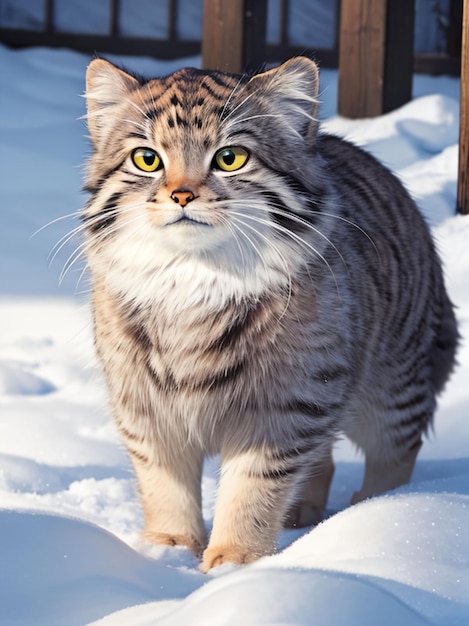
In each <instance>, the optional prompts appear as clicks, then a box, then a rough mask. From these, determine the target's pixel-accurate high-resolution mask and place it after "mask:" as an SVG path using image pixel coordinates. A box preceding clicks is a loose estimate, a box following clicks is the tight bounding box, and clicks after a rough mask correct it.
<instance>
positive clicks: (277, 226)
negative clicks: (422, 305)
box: [233, 212, 340, 297]
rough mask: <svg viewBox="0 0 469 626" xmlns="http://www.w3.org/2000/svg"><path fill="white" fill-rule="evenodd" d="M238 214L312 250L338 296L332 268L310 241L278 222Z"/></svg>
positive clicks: (337, 285)
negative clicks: (327, 274)
mask: <svg viewBox="0 0 469 626" xmlns="http://www.w3.org/2000/svg"><path fill="white" fill-rule="evenodd" d="M233 213H234V214H236V213H235V212H233ZM238 215H242V216H243V217H244V218H246V219H250V220H252V221H255V222H258V223H259V224H262V225H265V226H269V227H271V228H273V229H274V230H277V231H278V232H280V233H281V234H282V235H284V236H286V237H289V238H290V239H292V240H293V241H296V242H297V243H299V244H300V246H303V247H304V248H305V249H306V250H308V251H310V252H312V253H313V255H314V256H316V257H318V258H319V259H320V260H321V261H322V262H323V263H324V264H325V265H326V267H327V268H328V270H329V272H330V273H331V276H332V279H333V281H334V285H335V288H336V290H337V294H338V296H339V297H340V288H339V284H338V282H337V278H336V276H335V273H334V270H333V269H332V267H331V264H330V263H329V262H328V260H327V259H326V258H325V256H324V255H323V254H321V252H319V250H317V249H316V248H315V247H314V246H312V245H311V244H310V243H308V242H307V241H305V240H304V239H303V238H302V237H299V236H298V235H297V234H296V233H293V232H292V231H290V230H288V229H287V228H284V227H283V226H281V225H280V224H276V223H275V222H272V221H270V220H266V219H263V218H260V217H259V216H255V215H247V214H238Z"/></svg>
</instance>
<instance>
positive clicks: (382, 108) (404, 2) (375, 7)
mask: <svg viewBox="0 0 469 626" xmlns="http://www.w3.org/2000/svg"><path fill="white" fill-rule="evenodd" d="M414 4H415V0H342V3H341V16H340V38H339V107H338V108H339V114H340V115H343V116H345V117H351V118H359V117H373V116H375V115H381V114H382V113H386V112H387V111H391V110H392V109H394V108H396V107H398V106H401V105H402V104H405V103H406V102H407V101H408V100H410V98H411V95H412V71H413V56H414V51H413V46H414V13H415V6H414Z"/></svg>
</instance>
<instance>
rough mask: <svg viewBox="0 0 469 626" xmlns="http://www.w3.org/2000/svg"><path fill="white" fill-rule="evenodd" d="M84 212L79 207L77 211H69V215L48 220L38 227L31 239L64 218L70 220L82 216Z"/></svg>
mask: <svg viewBox="0 0 469 626" xmlns="http://www.w3.org/2000/svg"><path fill="white" fill-rule="evenodd" d="M81 213H82V210H81V209H78V210H77V211H73V213H67V215H60V216H59V217H56V218H55V219H53V220H50V222H47V224H43V225H42V226H41V227H40V228H38V229H37V230H35V231H34V232H33V233H32V234H31V235H30V236H29V238H30V239H33V237H36V235H38V234H39V233H40V232H42V231H43V230H45V229H46V228H49V226H52V225H53V224H56V223H57V222H61V221H63V220H68V219H71V218H74V217H80V215H81Z"/></svg>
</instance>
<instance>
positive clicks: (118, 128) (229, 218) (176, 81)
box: [84, 58, 318, 269]
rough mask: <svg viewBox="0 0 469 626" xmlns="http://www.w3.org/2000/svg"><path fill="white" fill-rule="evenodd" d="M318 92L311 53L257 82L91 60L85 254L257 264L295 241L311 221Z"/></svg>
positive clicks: (257, 78) (108, 258) (136, 260)
mask: <svg viewBox="0 0 469 626" xmlns="http://www.w3.org/2000/svg"><path fill="white" fill-rule="evenodd" d="M317 89H318V81H317V69H316V66H315V65H314V64H313V63H312V62H311V61H309V60H307V59H304V58H299V59H294V60H291V61H289V62H287V63H286V64H284V65H283V66H281V67H280V68H277V69H275V70H271V71H269V72H265V73H263V74H260V75H257V76H255V77H254V78H251V79H250V80H248V79H245V78H242V77H239V76H233V75H228V74H223V73H220V72H202V71H199V70H193V69H185V70H180V71H178V72H176V73H175V74H173V75H171V76H169V77H167V78H162V79H154V80H151V81H149V82H144V81H138V80H137V79H136V78H134V77H132V76H130V75H129V74H127V73H125V72H123V71H122V70H120V69H118V68H116V67H114V66H113V65H111V64H110V63H108V62H107V61H104V60H99V59H98V60H95V61H93V62H92V63H91V64H90V67H89V69H88V73H87V93H86V95H87V99H88V127H89V130H90V135H91V140H92V144H93V148H94V153H93V156H92V159H91V163H90V167H89V174H88V178H87V189H88V190H89V191H90V192H91V193H92V197H91V199H90V201H89V203H88V205H87V208H86V210H85V215H84V222H85V226H86V231H87V239H88V247H89V251H90V252H89V256H90V254H91V256H93V255H95V256H100V257H101V258H102V260H103V259H105V262H107V263H110V261H111V259H114V262H117V259H118V257H119V255H120V254H123V251H124V249H125V250H126V251H127V253H128V259H131V258H132V259H134V261H133V262H134V263H136V264H137V265H138V264H139V263H143V262H144V263H145V267H147V268H148V269H150V266H151V264H152V262H154V263H155V265H158V264H160V265H161V264H162V263H168V262H169V260H170V259H172V258H173V259H174V258H178V257H181V256H187V255H195V256H197V255H198V256H202V257H204V258H213V259H218V260H220V259H224V260H225V261H226V260H227V259H228V260H229V263H232V264H237V265H240V264H251V265H253V266H254V265H256V264H258V263H264V264H265V263H266V258H267V257H268V256H269V255H271V256H272V255H274V256H275V255H276V254H278V248H279V246H280V245H282V244H283V243H286V244H287V245H293V244H294V243H295V238H296V237H298V234H297V232H299V231H301V230H304V229H305V224H304V221H305V220H308V219H309V217H310V216H308V215H307V213H308V207H309V205H308V201H309V200H308V197H307V196H308V190H307V189H306V188H305V186H304V182H303V181H304V180H305V176H306V173H305V171H304V169H305V164H306V161H307V160H308V158H309V156H308V155H309V154H310V153H311V145H312V139H313V137H314V134H315V131H316V122H315V119H314V116H315V112H316V95H317ZM309 160H310V161H311V162H312V160H313V159H312V157H311V158H309ZM312 171H313V172H314V167H313V169H312ZM309 175H311V171H310V172H309ZM288 232H291V233H292V235H289V234H288ZM127 262H128V263H130V260H128V261H127Z"/></svg>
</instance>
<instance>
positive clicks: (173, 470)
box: [129, 447, 206, 556]
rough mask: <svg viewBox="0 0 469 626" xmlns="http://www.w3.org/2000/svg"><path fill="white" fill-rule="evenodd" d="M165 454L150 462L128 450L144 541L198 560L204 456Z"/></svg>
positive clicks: (201, 543) (202, 530)
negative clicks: (178, 547) (182, 551)
mask: <svg viewBox="0 0 469 626" xmlns="http://www.w3.org/2000/svg"><path fill="white" fill-rule="evenodd" d="M167 452H168V450H167V449H166V450H165V454H164V455H160V456H159V458H158V460H155V459H151V460H150V458H148V457H147V456H146V455H142V454H141V453H140V454H135V452H133V451H132V450H131V449H129V453H130V457H131V460H132V463H133V466H134V469H135V472H136V475H137V481H138V491H139V495H140V501H141V504H142V509H143V517H144V524H145V528H144V532H143V538H144V539H145V540H147V541H149V542H150V543H154V544H163V545H170V546H175V545H181V546H187V547H188V548H189V549H190V550H191V551H192V552H193V553H194V554H195V555H196V556H201V554H202V551H203V549H204V547H205V545H206V535H205V527H204V523H203V518H202V511H201V492H200V482H201V474H202V465H203V455H202V453H201V452H199V451H196V450H193V449H190V448H189V447H187V448H185V449H182V450H180V451H179V453H178V454H174V455H168V454H167ZM170 457H172V458H170Z"/></svg>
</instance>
